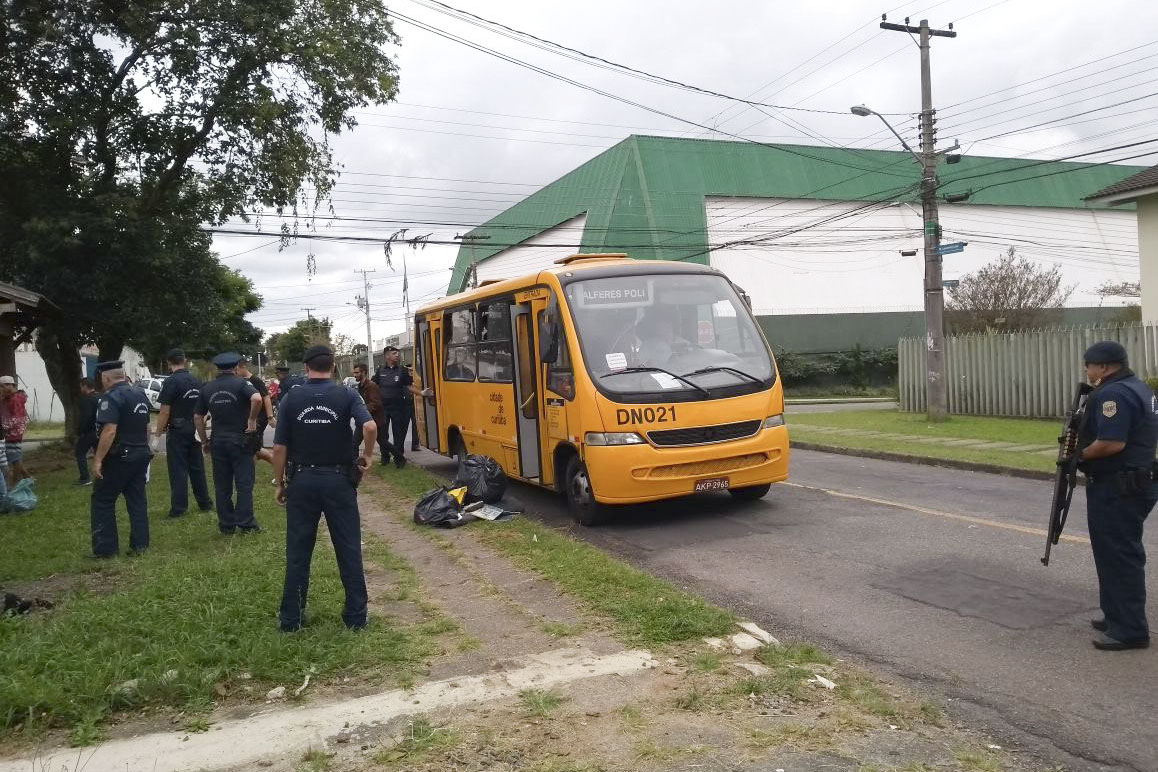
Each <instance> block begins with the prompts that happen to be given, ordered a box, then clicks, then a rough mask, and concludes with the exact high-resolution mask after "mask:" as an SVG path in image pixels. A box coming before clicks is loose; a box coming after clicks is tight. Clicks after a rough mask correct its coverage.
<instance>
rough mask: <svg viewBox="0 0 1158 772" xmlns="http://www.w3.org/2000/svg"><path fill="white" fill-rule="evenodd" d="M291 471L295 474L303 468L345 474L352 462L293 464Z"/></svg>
mask: <svg viewBox="0 0 1158 772" xmlns="http://www.w3.org/2000/svg"><path fill="white" fill-rule="evenodd" d="M289 466H290V470H291V473H294V474H296V473H297V472H300V471H302V470H303V469H315V470H317V471H319V472H333V473H334V474H347V473H349V471H350V468H351V467H353V466H354V465H353V464H294V463H291V464H290V465H289Z"/></svg>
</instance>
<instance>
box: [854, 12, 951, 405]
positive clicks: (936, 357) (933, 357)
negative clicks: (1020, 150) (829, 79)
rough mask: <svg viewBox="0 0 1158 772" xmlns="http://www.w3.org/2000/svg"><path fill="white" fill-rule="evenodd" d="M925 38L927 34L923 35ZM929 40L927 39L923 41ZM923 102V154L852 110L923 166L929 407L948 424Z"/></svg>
mask: <svg viewBox="0 0 1158 772" xmlns="http://www.w3.org/2000/svg"><path fill="white" fill-rule="evenodd" d="M922 35H924V33H922ZM921 39H922V41H923V40H925V38H924V37H922V38H921ZM923 101H924V102H925V103H926V109H925V110H923V111H922V132H921V152H920V153H917V152H916V151H914V150H913V149H912V148H911V147H909V144H908V143H907V142H905V139H904V137H902V136H901V135H900V134H898V133H897V130H896V129H894V128H893V126H892V124H891V123H889V122H888V121H887V120H886V119H885V117H884V116H883V115H881V114H880V113H878V112H877V111H876V110H873V109H871V108H869V107H866V106H864V105H855V106H853V107H851V108H849V110H850V112H852V114H853V115H858V116H860V117H861V118H867V117H868V116H870V115H875V116H876V117H878V118H880V119H881V123H883V124H884V125H885V126H886V127H888V130H889V131H891V132H892V133H893V136H894V137H896V138H897V140H898V141H900V143H901V147H903V148H904V149H905V150H907V151H909V154H910V155H912V156H913V158H915V159H917V163H919V164H920V165H921V214H922V219H923V220H924V222H923V226H924V227H923V231H924V234H925V292H924V296H925V403H926V404H925V407H926V408H927V411H928V417H929V420H930V421H934V422H935V421H944V420H945V419H946V418H947V417H948V413H949V409H948V408H949V394H948V389H947V388H946V384H945V377H944V376H945V288H944V286H943V284H942V281H941V253H940V252H941V250H940V246H941V225H940V223H939V221H938V217H937V153H936V149H935V148H934V146H933V132H932V116H933V113H932V107H931V106H930V105H929V104H928V92H927V91H926V93H925V95H924V97H923Z"/></svg>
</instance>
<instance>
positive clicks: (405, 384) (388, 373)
mask: <svg viewBox="0 0 1158 772" xmlns="http://www.w3.org/2000/svg"><path fill="white" fill-rule="evenodd" d="M374 382H375V383H377V384H378V390H379V391H380V392H381V394H382V404H383V405H385V406H386V407H387V408H393V409H397V408H399V407H405V406H406V402H407V400H408V399H409V398H410V388H409V387H410V384H412V383H413V382H414V379H413V378H411V377H410V371H409V370H407V369H406V368H405V367H403V366H402V365H401V364H399V365H397V366H396V367H380V368H378V374H377V375H376V376H374Z"/></svg>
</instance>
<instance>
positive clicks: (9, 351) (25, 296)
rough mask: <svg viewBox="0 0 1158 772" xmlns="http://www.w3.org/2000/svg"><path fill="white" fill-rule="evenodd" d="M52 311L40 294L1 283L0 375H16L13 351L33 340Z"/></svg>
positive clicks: (48, 303)
mask: <svg viewBox="0 0 1158 772" xmlns="http://www.w3.org/2000/svg"><path fill="white" fill-rule="evenodd" d="M52 308H53V305H52V303H51V302H49V301H48V300H47V299H45V297H44V296H43V295H38V294H36V293H35V292H32V291H31V290H26V289H24V288H23V287H17V286H16V285H15V284H6V283H4V282H0V375H13V376H15V375H17V373H18V371H17V369H16V349H17V348H19V347H20V346H21V345H23V344H26V343H28V342H30V341H31V340H32V336H33V334H34V333H35V331H36V327H37V325H39V324H40V322H41V320H42V319H43V317H44V314H45V313H46V312H49V311H50V310H51V309H52Z"/></svg>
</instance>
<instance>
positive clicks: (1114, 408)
mask: <svg viewBox="0 0 1158 772" xmlns="http://www.w3.org/2000/svg"><path fill="white" fill-rule="evenodd" d="M1117 414H1118V403H1117V402H1115V401H1114V400H1112V399H1107V400H1106V401H1105V402H1103V403H1102V415H1104V416H1105V417H1106V418H1113V417H1114V416H1116V415H1117Z"/></svg>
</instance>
